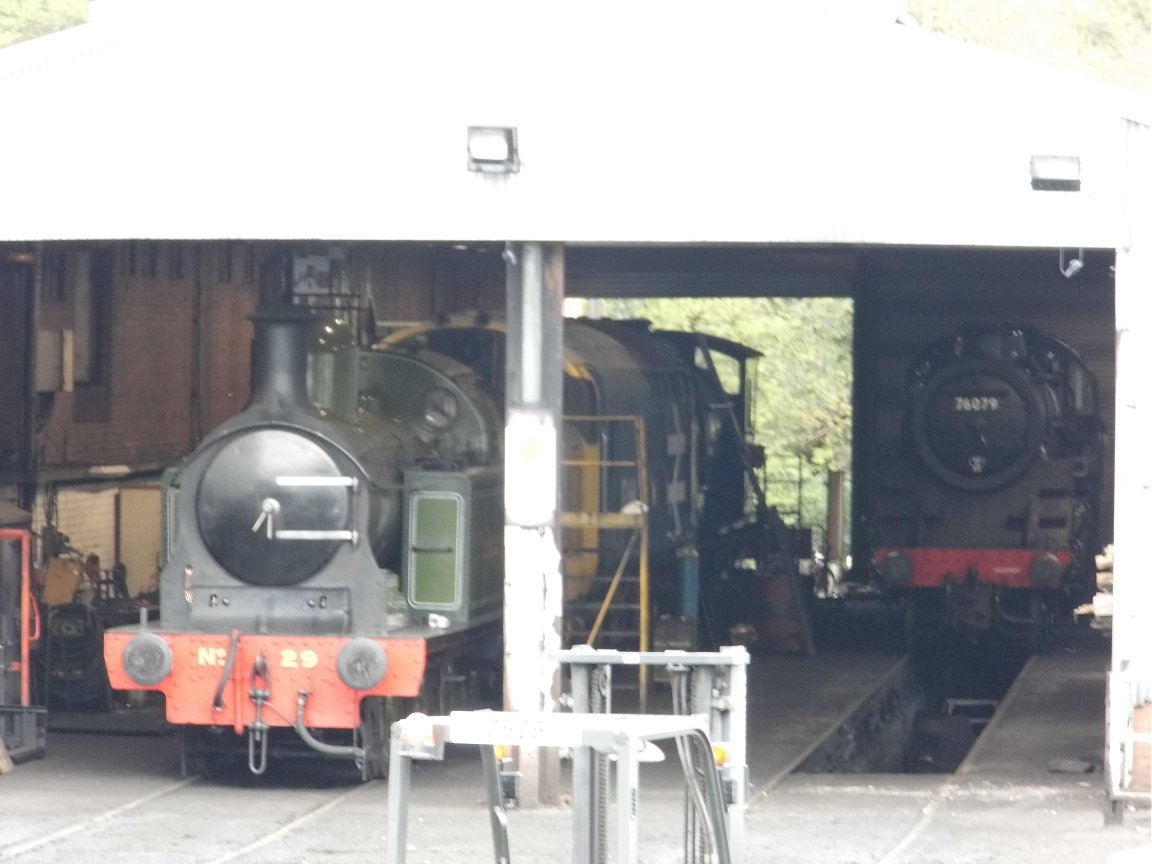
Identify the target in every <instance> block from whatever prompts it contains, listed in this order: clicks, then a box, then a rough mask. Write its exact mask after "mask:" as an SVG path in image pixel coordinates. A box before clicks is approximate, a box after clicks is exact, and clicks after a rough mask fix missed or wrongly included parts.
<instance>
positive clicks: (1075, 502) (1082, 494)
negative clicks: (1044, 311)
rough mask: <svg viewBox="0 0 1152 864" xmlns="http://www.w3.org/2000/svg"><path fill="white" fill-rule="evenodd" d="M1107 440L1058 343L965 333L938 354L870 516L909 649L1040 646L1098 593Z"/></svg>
mask: <svg viewBox="0 0 1152 864" xmlns="http://www.w3.org/2000/svg"><path fill="white" fill-rule="evenodd" d="M1103 434H1104V430H1103V425H1102V422H1101V418H1100V413H1099V408H1098V405H1097V394H1096V381H1095V378H1094V377H1093V375H1092V373H1091V372H1090V371H1089V370H1088V369H1087V367H1085V365H1084V363H1083V362H1082V361H1081V360H1080V358H1079V357H1078V356H1077V354H1076V353H1075V352H1074V351H1073V350H1072V349H1071V348H1070V347H1069V346H1068V345H1066V344H1064V343H1063V342H1061V341H1060V340H1059V339H1057V338H1055V337H1054V336H1052V335H1050V334H1047V333H1044V332H1043V331H1041V330H1038V329H1036V328H1034V327H1029V326H1025V325H1016V324H981V325H968V326H965V327H961V328H959V329H957V330H956V331H955V332H953V333H951V334H950V335H948V336H947V337H945V338H943V339H940V340H939V341H937V342H935V343H933V344H932V345H930V346H929V348H928V349H927V350H926V351H925V353H924V354H923V356H922V357H921V358H920V359H919V361H918V362H916V363H915V364H914V365H913V366H912V368H911V369H910V370H909V373H908V377H907V381H906V385H905V388H904V420H903V434H902V438H901V440H900V441H899V442H897V443H896V446H895V447H894V448H892V450H891V451H890V452H888V453H886V454H885V455H884V456H883V457H882V458H881V460H880V462H879V464H878V468H877V470H876V472H875V474H874V476H873V477H872V478H871V493H870V496H869V512H868V517H867V518H868V529H869V534H870V537H869V539H870V543H871V548H872V550H873V565H874V568H875V571H876V573H877V575H878V578H879V581H880V584H881V586H882V587H883V588H884V589H885V590H887V591H888V592H890V593H891V594H892V595H895V596H899V597H901V598H902V599H903V602H904V604H905V610H906V623H907V627H908V636H909V638H910V641H911V644H912V647H913V648H917V647H926V646H930V645H932V644H935V643H938V642H940V641H941V640H943V639H944V638H945V637H946V636H947V635H948V634H962V635H963V636H965V637H967V638H968V639H970V640H972V641H976V642H988V641H993V642H1009V643H1015V644H1023V645H1026V646H1028V647H1029V648H1031V649H1033V650H1036V649H1039V648H1041V647H1042V646H1043V644H1044V641H1045V639H1046V638H1047V632H1048V627H1049V624H1050V621H1051V616H1052V615H1053V614H1054V613H1059V612H1061V611H1066V610H1067V609H1069V608H1070V606H1071V605H1072V604H1074V603H1076V602H1078V601H1079V600H1081V599H1082V598H1083V597H1084V596H1085V593H1086V592H1089V593H1090V591H1091V590H1092V585H1093V577H1094V572H1095V571H1094V568H1093V555H1094V552H1095V549H1096V546H1097V543H1098V539H1097V519H1098V510H1099V496H1100V486H1101V453H1102V442H1103Z"/></svg>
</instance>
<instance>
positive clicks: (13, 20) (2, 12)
mask: <svg viewBox="0 0 1152 864" xmlns="http://www.w3.org/2000/svg"><path fill="white" fill-rule="evenodd" d="M87 20H88V0H0V48H6V47H7V46H9V45H14V44H16V43H17V42H24V41H26V40H28V39H35V38H36V37H37V36H46V35H47V34H49V33H55V32H56V31H57V30H64V29H66V28H68V27H74V26H76V25H77V24H83V23H84V22H85V21H87Z"/></svg>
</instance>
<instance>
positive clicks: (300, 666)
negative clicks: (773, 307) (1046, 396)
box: [105, 307, 789, 777]
mask: <svg viewBox="0 0 1152 864" xmlns="http://www.w3.org/2000/svg"><path fill="white" fill-rule="evenodd" d="M254 321H255V323H256V352H255V361H254V370H253V394H252V398H251V401H250V402H249V404H248V406H247V407H246V408H245V409H244V411H242V412H241V413H240V414H239V415H237V416H236V417H234V418H232V419H231V420H229V421H228V422H226V423H225V424H224V425H222V426H221V427H219V428H217V429H216V430H214V431H213V432H212V433H210V434H209V435H208V436H207V437H206V438H205V439H204V440H203V441H202V442H201V443H200V445H199V446H198V447H197V448H196V449H195V450H194V451H193V453H192V454H190V455H189V457H188V458H187V459H186V460H185V462H184V463H183V465H182V466H181V467H180V468H179V469H178V470H177V471H173V472H170V475H171V476H170V478H169V480H168V482H167V485H166V489H167V492H166V499H167V501H168V505H167V507H166V517H165V522H166V532H167V535H168V536H167V547H168V554H167V560H166V562H165V563H164V564H163V566H162V569H161V573H160V594H161V603H160V606H161V609H160V619H159V622H158V624H154V625H151V626H150V625H148V624H147V623H146V622H142V623H141V624H140V625H139V626H132V627H126V628H119V629H116V630H111V631H109V632H108V633H107V634H106V640H105V657H106V661H107V667H108V672H109V679H110V681H111V683H112V686H113V687H115V688H117V689H146V690H156V691H160V692H163V693H164V696H165V700H166V711H167V718H168V720H169V722H170V723H172V724H174V725H176V726H177V727H178V728H180V729H181V730H182V739H183V741H184V747H183V751H182V752H183V754H184V755H185V756H195V757H197V758H200V757H203V756H205V755H206V754H211V753H213V752H216V751H218V750H234V749H236V747H237V745H239V748H240V749H245V746H246V749H247V753H248V762H249V767H250V769H251V770H252V771H254V772H257V773H259V772H261V771H263V770H264V769H265V767H266V765H267V764H268V761H269V759H270V758H272V757H273V755H274V754H275V753H276V752H277V751H278V750H279V749H281V748H280V743H281V742H284V743H285V744H286V745H298V744H299V742H300V741H302V742H304V743H305V744H307V745H308V747H309V748H310V749H311V751H319V752H320V753H323V754H329V755H337V756H345V757H353V758H355V759H356V760H357V762H358V764H359V765H360V766H361V770H362V773H363V775H364V776H365V777H370V776H379V775H380V774H382V773H384V772H385V771H386V763H385V760H386V754H387V735H388V729H389V724H390V720H391V718H392V717H393V716H394V714H395V712H396V711H397V710H398V709H397V703H398V700H408V701H407V703H406V706H407V707H416V706H419V707H421V708H423V709H425V710H430V711H434V712H441V711H443V710H445V709H446V708H448V707H463V706H464V705H466V704H469V703H473V704H474V703H476V702H484V701H485V700H486V699H487V700H490V699H491V698H492V695H493V694H498V693H499V684H500V677H499V676H500V663H501V658H502V644H501V635H502V629H501V627H502V622H501V614H502V610H503V602H502V590H503V584H504V572H503V524H504V518H503V517H504V508H503V465H502V462H503V454H502V434H503V426H504V414H503V404H502V396H501V392H502V384H503V355H502V353H501V352H502V350H503V336H502V333H501V332H500V330H499V328H495V327H491V326H487V325H485V326H476V327H470V328H465V329H454V330H451V331H448V330H445V329H443V328H430V329H428V330H427V331H425V332H423V333H421V334H418V335H416V334H409V338H406V339H401V340H397V341H396V342H395V343H394V344H391V345H388V346H380V347H377V348H374V349H367V348H362V347H359V346H357V345H355V344H354V343H349V344H344V345H334V344H330V345H329V346H328V350H326V351H324V352H321V353H315V352H314V353H313V354H312V355H311V356H309V350H308V349H309V340H310V336H309V328H310V326H311V325H312V324H313V323H314V322H313V321H312V319H311V318H310V316H309V315H308V314H307V312H306V310H303V309H301V308H298V307H286V308H282V309H278V310H275V311H270V312H265V313H262V314H258V315H257V316H256V317H255V318H254ZM437 334H439V335H437ZM565 342H566V345H567V348H566V359H565V372H566V385H565V414H566V419H565V424H564V430H563V447H564V452H565V454H566V455H568V456H569V457H571V458H570V460H569V462H570V467H569V469H567V471H566V474H565V482H564V484H563V486H562V488H564V489H565V494H566V500H565V503H564V505H563V509H564V510H565V511H569V510H573V509H586V510H589V511H591V510H595V511H597V512H603V511H605V510H609V511H616V512H619V511H621V510H622V511H625V512H642V513H644V514H647V519H648V523H649V524H650V527H651V531H650V533H649V538H650V539H649V541H648V543H647V545H648V546H650V547H651V549H650V551H651V557H652V560H654V561H659V562H660V565H659V567H658V568H657V567H654V568H653V574H654V575H653V577H652V584H653V593H652V606H653V607H654V608H653V613H654V614H655V615H657V616H659V615H661V614H663V615H666V616H671V617H675V618H676V619H677V620H683V619H689V623H688V624H687V626H688V628H689V629H690V630H692V631H697V629H698V630H699V632H705V628H703V627H702V626H700V624H699V622H698V621H697V619H704V618H705V617H708V618H710V620H711V623H712V624H713V626H714V628H715V627H716V626H717V624H718V621H719V619H720V618H721V617H722V616H721V615H720V612H719V610H718V607H717V606H716V605H715V604H714V603H710V600H709V598H710V597H712V596H714V593H715V592H713V591H712V590H711V586H712V585H713V584H715V583H716V582H718V581H725V580H727V581H728V582H729V583H730V581H731V580H730V577H733V578H734V577H735V576H736V575H738V573H745V574H746V573H747V571H748V568H749V566H750V565H749V562H750V561H753V560H755V559H756V558H757V556H759V559H760V560H761V561H764V562H767V561H768V559H769V558H771V557H772V556H779V555H783V554H788V551H789V550H787V549H785V548H784V546H785V545H786V541H787V538H786V536H785V534H784V533H783V532H782V530H781V528H782V526H781V524H780V523H779V520H778V518H774V514H771V513H770V512H769V511H768V510H767V508H765V507H764V506H763V501H762V498H759V499H758V498H757V496H756V495H755V494H754V485H755V484H754V481H753V479H752V478H753V471H752V466H753V465H754V463H755V461H756V458H755V448H754V447H752V446H751V445H750V444H749V432H750V430H749V417H750V412H751V390H750V382H751V380H752V376H751V369H752V367H753V366H754V363H755V358H756V356H758V354H757V352H755V351H751V350H750V349H747V348H744V347H743V346H738V345H736V344H735V343H730V342H727V341H726V340H720V339H713V338H709V337H703V336H698V335H695V334H673V333H661V332H658V331H654V330H652V328H651V327H650V326H648V325H647V324H646V323H644V322H630V323H626V324H625V323H609V322H605V323H597V322H588V323H583V324H582V323H578V322H568V323H567V324H566V332H565ZM718 366H721V367H723V368H722V370H721V371H722V372H723V374H721V372H718V368H717V367H718ZM621 419H624V420H627V421H628V422H627V423H625V424H624V425H626V426H629V427H630V431H627V432H620V431H618V430H617V428H616V421H619V420H621ZM623 466H627V467H623ZM629 508H631V510H630V509H629ZM574 524H576V527H573V528H569V529H567V530H566V531H565V547H566V548H565V550H564V551H565V555H564V569H565V580H566V590H567V593H568V595H569V598H570V599H576V598H578V597H581V596H588V595H589V594H590V593H592V592H594V590H595V589H594V587H593V586H595V585H597V584H601V583H602V581H603V580H602V579H599V578H598V574H600V573H601V572H602V569H603V567H604V566H606V562H609V561H611V562H612V564H610V565H607V566H613V565H614V564H615V561H616V559H617V558H620V559H621V561H625V560H630V561H631V562H632V563H631V564H629V565H628V566H627V568H626V569H627V570H628V572H630V573H631V572H635V567H636V560H637V559H636V556H632V557H631V558H630V559H629V556H628V554H627V549H624V550H620V549H618V548H617V547H618V546H620V545H623V541H622V540H621V539H620V532H614V531H610V530H602V529H603V523H602V522H597V521H596V520H595V519H585V520H583V521H581V520H579V519H577V520H575V523H574ZM620 568H621V571H623V570H624V569H625V567H624V564H621V565H620ZM701 610H707V611H708V612H709V613H710V615H708V616H706V615H704V614H701ZM716 635H717V636H718V637H719V638H726V633H724V632H723V630H722V627H721V629H720V632H718V633H717V634H716ZM586 636H587V634H586V633H584V634H581V636H579V637H574V638H581V639H584V638H586ZM290 730H294V732H295V735H292V734H291V731H290ZM283 749H284V751H285V752H290V751H292V750H300V749H301V748H299V747H298V746H285V747H284V748H283ZM305 752H309V751H305Z"/></svg>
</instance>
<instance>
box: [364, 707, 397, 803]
mask: <svg viewBox="0 0 1152 864" xmlns="http://www.w3.org/2000/svg"><path fill="white" fill-rule="evenodd" d="M403 701H405V700H401V699H386V698H377V697H372V696H368V697H365V698H364V699H363V700H362V701H361V702H360V744H361V746H362V747H363V748H364V762H363V764H362V765H361V766H360V779H361V780H364V781H365V782H367V781H369V780H387V779H388V766H389V762H390V759H391V755H392V752H391V747H392V724H393V723H395V722H396V721H397V720H399V719H400V718H401V717H404V716H405V715H406V712H405V711H404V710H403V705H402V704H401V703H402V702H403Z"/></svg>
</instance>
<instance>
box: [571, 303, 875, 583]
mask: <svg viewBox="0 0 1152 864" xmlns="http://www.w3.org/2000/svg"><path fill="white" fill-rule="evenodd" d="M565 315H566V316H567V317H589V318H612V319H629V318H640V319H647V320H649V321H651V322H652V324H653V326H655V327H657V328H660V329H667V330H682V331H688V332H697V333H703V334H707V335H711V336H722V337H724V338H726V339H731V340H733V341H735V342H739V343H742V344H744V345H746V346H747V347H749V348H753V349H756V350H758V351H760V352H762V353H763V355H764V356H763V357H761V358H760V359H759V361H758V363H757V376H756V393H755V396H754V398H755V403H754V408H753V414H752V416H753V422H754V433H755V435H754V438H755V442H756V444H758V445H759V446H760V447H761V448H762V449H763V453H764V458H763V464H762V466H761V467H760V468H759V472H758V473H759V477H760V483H761V487H762V488H763V491H764V496H765V499H766V501H767V503H768V504H769V506H771V507H774V508H776V510H777V511H778V512H779V513H780V515H781V517H783V519H784V520H785V522H787V523H788V524H790V525H794V526H797V527H800V528H806V529H810V530H811V532H812V558H813V559H815V562H816V563H815V564H812V565H809V566H820V565H826V566H827V567H828V568H830V572H831V574H833V576H835V575H838V574H841V573H843V572H844V570H845V569H846V568H847V567H848V566H849V565H850V562H849V561H846V560H845V551H844V550H846V549H847V548H848V545H847V542H846V536H845V534H846V530H847V525H849V524H851V523H850V519H848V518H847V514H846V503H845V502H847V501H848V500H850V495H849V490H850V488H851V487H850V484H851V453H852V333H853V301H852V300H851V299H850V298H847V297H725V298H720V297H649V298H587V299H585V298H571V299H569V300H568V301H567V303H566V306H565ZM716 371H717V373H718V374H719V375H720V377H721V379H723V377H724V375H725V374H726V371H727V370H725V369H724V368H722V367H719V366H718V367H717V370H716Z"/></svg>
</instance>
